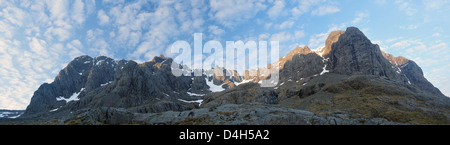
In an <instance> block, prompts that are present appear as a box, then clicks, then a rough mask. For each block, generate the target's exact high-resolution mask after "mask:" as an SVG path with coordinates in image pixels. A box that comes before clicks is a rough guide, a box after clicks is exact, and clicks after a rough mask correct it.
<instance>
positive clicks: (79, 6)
mask: <svg viewBox="0 0 450 145" xmlns="http://www.w3.org/2000/svg"><path fill="white" fill-rule="evenodd" d="M71 17H72V19H73V20H74V21H75V22H76V23H78V24H82V23H84V21H85V20H86V15H85V13H84V3H83V1H81V0H75V2H74V3H73V7H72V16H71Z"/></svg>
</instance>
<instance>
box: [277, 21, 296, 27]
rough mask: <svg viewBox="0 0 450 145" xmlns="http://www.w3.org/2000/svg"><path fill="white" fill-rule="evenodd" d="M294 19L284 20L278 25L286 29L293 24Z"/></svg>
mask: <svg viewBox="0 0 450 145" xmlns="http://www.w3.org/2000/svg"><path fill="white" fill-rule="evenodd" d="M294 23H295V22H294V21H292V20H286V21H284V22H283V23H281V24H280V26H279V27H278V28H279V29H286V28H291V27H292V26H293V25H294Z"/></svg>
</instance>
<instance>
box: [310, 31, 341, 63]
mask: <svg viewBox="0 0 450 145" xmlns="http://www.w3.org/2000/svg"><path fill="white" fill-rule="evenodd" d="M344 32H345V31H333V32H331V33H330V34H329V35H328V37H327V40H326V41H325V46H324V47H321V48H318V49H317V50H316V51H314V52H315V53H317V54H318V55H320V56H321V57H323V56H325V55H327V54H329V53H330V51H331V45H332V44H333V43H335V42H337V41H338V40H339V37H340V36H341V35H342V34H344Z"/></svg>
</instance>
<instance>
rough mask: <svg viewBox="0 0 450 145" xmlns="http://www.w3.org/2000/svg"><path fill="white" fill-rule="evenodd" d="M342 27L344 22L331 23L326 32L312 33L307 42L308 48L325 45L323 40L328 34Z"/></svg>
mask: <svg viewBox="0 0 450 145" xmlns="http://www.w3.org/2000/svg"><path fill="white" fill-rule="evenodd" d="M344 28H345V23H342V24H341V25H334V24H333V25H330V26H329V28H328V31H327V32H326V33H319V34H315V35H312V36H311V37H310V38H309V44H308V46H309V48H311V49H317V48H320V47H323V46H325V41H326V40H327V38H328V34H330V33H331V32H333V31H336V30H342V29H344Z"/></svg>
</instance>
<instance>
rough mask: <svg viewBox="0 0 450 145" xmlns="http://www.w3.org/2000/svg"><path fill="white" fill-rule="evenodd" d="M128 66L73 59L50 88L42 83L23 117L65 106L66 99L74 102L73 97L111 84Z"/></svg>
mask: <svg viewBox="0 0 450 145" xmlns="http://www.w3.org/2000/svg"><path fill="white" fill-rule="evenodd" d="M127 62H128V61H126V60H120V61H115V60H113V59H111V58H108V57H104V56H100V57H95V58H92V57H89V56H80V57H77V58H75V59H74V60H73V61H72V62H70V63H69V64H68V65H67V66H66V67H65V68H64V69H63V70H61V71H60V72H59V74H58V76H57V77H56V78H55V80H54V81H53V82H52V83H51V84H47V83H45V84H43V85H41V86H40V87H39V89H38V90H37V91H36V92H35V93H34V95H33V97H32V99H31V102H30V105H28V107H27V109H26V111H25V113H24V116H27V115H31V114H36V113H39V112H45V111H49V110H54V109H57V108H59V107H61V106H63V105H65V104H66V103H67V101H66V100H67V99H70V98H73V99H76V96H75V95H78V94H80V93H81V94H82V93H84V92H88V91H91V90H93V89H95V88H98V87H100V86H102V85H103V84H107V83H110V82H112V81H113V80H114V77H115V76H116V75H118V74H120V72H121V70H122V68H123V66H124V65H125V64H126V63H127ZM74 96H75V97H74ZM57 98H58V99H57Z"/></svg>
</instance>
